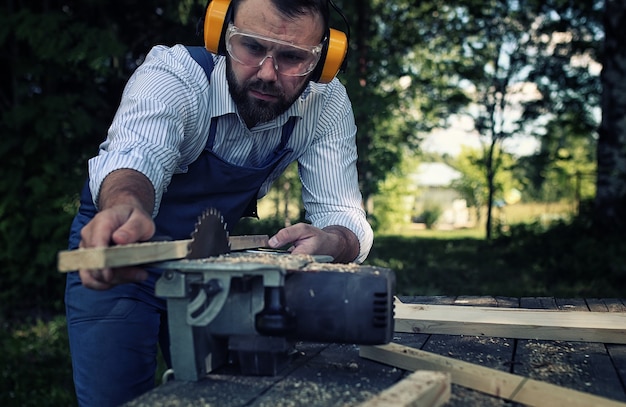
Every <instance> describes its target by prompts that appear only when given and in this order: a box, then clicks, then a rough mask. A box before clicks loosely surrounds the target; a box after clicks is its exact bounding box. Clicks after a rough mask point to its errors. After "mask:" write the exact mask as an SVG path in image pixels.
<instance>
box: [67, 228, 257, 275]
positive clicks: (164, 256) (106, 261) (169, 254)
mask: <svg viewBox="0 0 626 407" xmlns="http://www.w3.org/2000/svg"><path fill="white" fill-rule="evenodd" d="M268 239H269V237H268V236H267V235H244V236H231V237H229V238H228V241H229V243H230V247H231V250H233V251H234V250H244V249H253V248H259V247H267V241H268ZM189 243H191V239H186V240H173V241H165V242H141V243H131V244H127V245H119V246H110V247H94V248H89V249H76V250H64V251H61V252H59V253H58V257H57V269H58V271H60V272H69V271H75V270H78V269H82V268H85V269H101V268H108V267H124V266H135V265H139V264H147V263H155V262H158V261H165V260H178V259H182V258H185V256H187V252H188V247H189Z"/></svg>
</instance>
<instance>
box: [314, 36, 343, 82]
mask: <svg viewBox="0 0 626 407" xmlns="http://www.w3.org/2000/svg"><path fill="white" fill-rule="evenodd" d="M347 53H348V37H347V36H346V34H345V33H343V32H342V31H339V30H335V29H334V28H331V29H330V30H329V32H328V40H327V41H326V44H324V49H323V50H322V56H321V57H320V60H319V62H318V63H317V67H316V68H315V71H313V75H312V77H311V79H312V80H313V81H315V82H319V83H328V82H330V81H332V80H333V78H334V77H335V76H336V75H337V73H338V72H339V70H340V69H344V68H345V61H346V54H347Z"/></svg>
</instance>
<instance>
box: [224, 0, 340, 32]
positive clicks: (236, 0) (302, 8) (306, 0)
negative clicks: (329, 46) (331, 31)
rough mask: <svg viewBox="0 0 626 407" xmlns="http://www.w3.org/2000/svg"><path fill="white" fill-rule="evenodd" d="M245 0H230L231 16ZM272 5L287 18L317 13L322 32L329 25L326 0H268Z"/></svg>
mask: <svg viewBox="0 0 626 407" xmlns="http://www.w3.org/2000/svg"><path fill="white" fill-rule="evenodd" d="M244 1H245V0H232V2H231V7H232V11H233V17H234V16H235V15H237V9H238V8H239V5H240V4H241V3H242V2H244ZM270 1H271V2H272V4H273V5H274V7H276V9H277V10H278V11H279V12H280V13H281V14H282V15H284V16H286V17H289V18H297V17H300V16H302V15H305V14H310V13H313V14H319V15H321V16H322V21H323V22H324V32H327V31H328V28H329V26H330V22H329V20H330V11H329V9H328V0H270Z"/></svg>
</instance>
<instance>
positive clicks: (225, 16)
mask: <svg viewBox="0 0 626 407" xmlns="http://www.w3.org/2000/svg"><path fill="white" fill-rule="evenodd" d="M231 21H232V10H231V7H230V0H212V1H211V2H210V3H209V5H208V6H207V9H206V15H205V16H204V47H205V48H206V49H207V51H209V52H212V53H214V54H220V55H226V44H225V42H224V41H225V38H226V29H227V28H228V23H230V22H231Z"/></svg>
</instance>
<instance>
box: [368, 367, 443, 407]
mask: <svg viewBox="0 0 626 407" xmlns="http://www.w3.org/2000/svg"><path fill="white" fill-rule="evenodd" d="M450 394H451V390H450V374H449V373H444V372H433V371H429V370H418V371H415V372H413V373H412V374H410V375H409V376H407V377H406V378H404V379H403V380H401V381H400V382H398V383H396V384H395V385H393V386H392V387H390V388H388V389H387V390H384V391H383V392H381V393H380V394H378V395H376V396H374V397H372V398H371V399H369V400H367V401H366V402H364V403H361V404H359V405H358V407H388V406H397V407H438V406H441V405H443V404H444V403H447V402H448V401H449V400H450Z"/></svg>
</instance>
